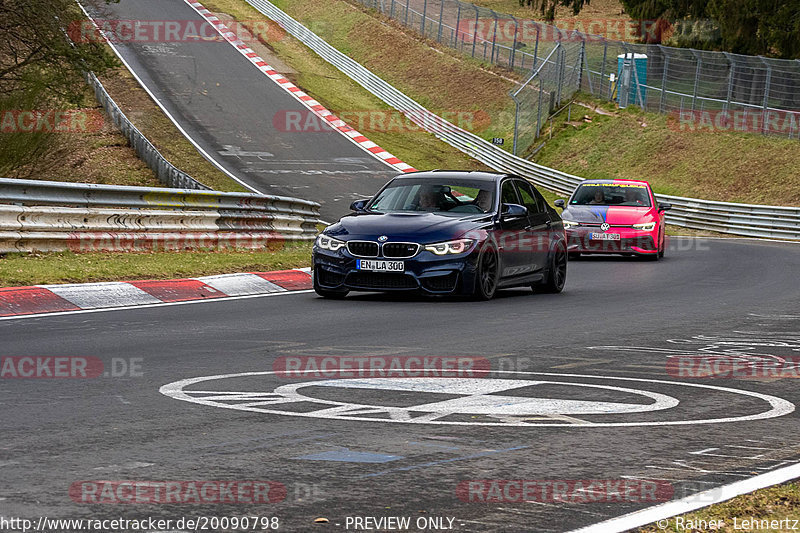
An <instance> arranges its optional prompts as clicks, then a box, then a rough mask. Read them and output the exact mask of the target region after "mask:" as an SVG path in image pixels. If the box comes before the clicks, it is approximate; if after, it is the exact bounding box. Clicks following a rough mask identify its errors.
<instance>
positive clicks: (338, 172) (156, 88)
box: [85, 0, 399, 220]
mask: <svg viewBox="0 0 800 533" xmlns="http://www.w3.org/2000/svg"><path fill="white" fill-rule="evenodd" d="M85 7H86V8H87V9H88V10H89V13H90V14H91V15H92V17H93V18H94V19H96V20H98V21H105V20H110V21H115V20H122V21H129V20H145V21H147V20H155V21H184V23H185V24H188V22H192V23H193V25H192V27H194V28H201V27H202V24H206V26H207V28H206V30H202V31H204V32H206V31H207V33H208V34H214V31H213V29H212V28H211V27H210V25H208V24H207V23H206V22H205V21H204V19H203V18H202V17H201V16H200V15H198V14H197V13H196V12H195V11H194V10H193V9H192V8H191V7H190V6H189V5H187V4H186V3H185V2H184V1H183V0H135V1H132V0H123V1H122V2H119V3H116V4H108V5H106V4H105V3H102V2H100V1H96V2H94V3H93V4H89V3H87V4H86V6H85ZM115 46H116V48H117V50H119V52H120V54H121V55H122V57H123V58H124V59H125V61H126V62H127V63H128V64H129V65H130V67H131V69H132V70H133V71H134V72H135V73H136V74H137V76H139V78H140V79H141V80H142V82H143V83H144V85H145V86H146V87H147V88H148V89H149V90H150V91H151V92H153V93H154V95H155V97H156V98H157V99H158V100H159V101H160V102H161V103H162V104H163V105H164V107H165V108H166V109H167V110H168V111H169V113H170V114H171V115H172V116H173V117H174V118H175V119H176V120H177V121H178V123H179V124H180V125H181V127H182V128H183V129H184V130H185V131H186V132H187V133H188V134H189V136H190V137H191V138H192V139H194V140H195V141H196V142H197V143H198V144H199V145H200V146H201V147H202V148H203V150H205V151H206V153H208V154H210V155H211V156H212V157H213V158H214V159H215V160H216V161H217V162H219V163H220V164H221V165H222V166H223V167H224V168H225V169H226V170H228V171H229V172H230V173H232V174H233V175H234V176H236V177H237V178H239V179H240V180H241V181H243V182H245V183H247V184H248V185H251V186H252V187H254V188H255V189H256V190H258V191H259V192H262V193H265V194H279V195H284V196H294V197H300V198H306V199H313V200H315V201H318V202H320V203H322V204H323V207H322V209H321V214H322V218H323V219H324V220H335V219H337V218H338V217H340V216H342V215H344V214H345V213H346V212H347V208H348V206H349V205H350V203H351V202H353V201H354V200H358V199H361V198H365V197H369V196H372V195H373V194H375V192H377V190H378V189H379V188H380V187H381V186H383V184H384V183H386V181H388V178H389V177H390V176H394V175H397V174H398V173H399V171H397V170H394V169H392V168H391V167H389V166H387V165H386V164H385V163H383V162H382V161H379V160H378V159H376V158H375V157H373V156H372V155H371V154H370V153H368V152H366V151H365V150H363V149H361V148H360V147H358V146H356V145H355V144H353V143H352V142H351V141H350V140H348V139H347V138H345V137H344V136H343V135H342V134H340V133H338V132H336V131H334V130H333V129H330V128H327V129H326V131H313V132H302V133H301V132H296V131H281V129H279V128H276V127H275V125H274V121H273V119H274V118H275V117H276V115H277V116H278V117H279V118H280V117H282V116H284V114H285V113H286V112H287V111H304V113H307V112H308V111H307V110H306V108H305V107H303V106H302V105H301V104H300V103H299V102H298V101H297V100H295V99H294V98H293V97H292V96H290V95H289V94H288V93H287V92H286V91H285V90H284V89H282V88H281V87H279V86H278V85H277V84H276V83H274V82H272V81H270V80H269V79H268V78H267V77H266V76H264V74H262V73H261V72H260V71H259V70H258V69H257V68H255V67H254V66H253V65H252V64H251V63H250V62H249V61H248V60H247V59H246V58H245V57H244V56H242V55H241V54H240V53H239V52H238V51H237V50H236V49H235V48H234V47H233V46H231V45H230V44H229V43H227V42H224V41H216V42H214V41H200V42H197V41H194V40H180V41H177V42H146V40H141V41H137V40H128V41H126V42H122V43H118V44H116V45H115ZM318 96H319V97H322V96H324V95H318ZM354 111H361V110H354ZM303 116H305V114H304V115H303ZM278 124H279V125H280V124H281V122H280V120H278Z"/></svg>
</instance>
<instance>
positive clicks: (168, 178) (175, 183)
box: [86, 72, 210, 190]
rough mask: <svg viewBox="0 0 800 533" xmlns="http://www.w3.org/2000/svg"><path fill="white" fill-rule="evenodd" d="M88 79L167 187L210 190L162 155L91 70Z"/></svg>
mask: <svg viewBox="0 0 800 533" xmlns="http://www.w3.org/2000/svg"><path fill="white" fill-rule="evenodd" d="M86 80H87V81H88V82H89V85H91V86H92V88H93V89H94V95H95V98H97V101H98V102H100V105H102V106H103V109H105V110H106V113H108V116H109V117H111V120H112V121H113V122H114V125H115V126H117V128H119V130H120V131H121V132H122V134H123V135H124V136H125V138H126V139H128V142H129V143H130V144H131V147H133V149H134V150H135V151H136V155H138V156H139V158H140V159H141V160H142V161H144V162H145V164H146V165H147V166H148V168H150V170H152V171H153V172H154V173H155V174H156V177H157V178H158V180H159V181H160V182H161V183H163V184H165V185H166V186H167V187H176V188H181V189H201V190H210V188H209V187H207V186H205V185H203V184H202V183H200V182H199V181H197V180H196V179H194V178H193V177H191V176H190V175H189V174H187V173H186V172H184V171H182V170H180V169H178V168H176V167H175V166H174V165H173V164H172V163H170V162H169V161H167V160H166V159H165V158H164V156H163V155H161V152H159V151H158V149H157V148H156V147H155V146H153V143H151V142H150V141H149V140H148V139H147V137H145V136H144V135H143V134H142V132H140V131H139V130H138V129H137V128H136V126H134V125H133V123H132V122H131V121H130V120H128V117H126V116H125V113H123V112H122V109H120V108H119V106H118V105H117V103H116V102H115V101H114V99H113V98H111V96H110V95H109V94H108V92H107V91H106V89H105V87H103V84H102V83H100V80H99V79H97V76H95V75H94V74H93V73H91V72H89V73H87V74H86Z"/></svg>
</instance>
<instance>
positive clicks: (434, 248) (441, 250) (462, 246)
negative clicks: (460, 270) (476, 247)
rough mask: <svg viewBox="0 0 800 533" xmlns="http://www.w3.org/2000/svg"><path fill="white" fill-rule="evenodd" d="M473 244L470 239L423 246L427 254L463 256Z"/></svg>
mask: <svg viewBox="0 0 800 533" xmlns="http://www.w3.org/2000/svg"><path fill="white" fill-rule="evenodd" d="M474 242H475V241H474V240H472V239H456V240H454V241H447V242H437V243H436V244H428V245H426V246H425V249H426V250H427V251H429V252H433V253H434V254H436V255H447V254H463V253H464V252H466V251H467V250H469V249H470V247H471V246H472V243H474Z"/></svg>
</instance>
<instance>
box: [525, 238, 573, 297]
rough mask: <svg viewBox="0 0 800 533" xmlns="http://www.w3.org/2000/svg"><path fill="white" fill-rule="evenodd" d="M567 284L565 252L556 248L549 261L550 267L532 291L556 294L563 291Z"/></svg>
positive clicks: (559, 247)
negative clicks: (545, 275) (543, 278)
mask: <svg viewBox="0 0 800 533" xmlns="http://www.w3.org/2000/svg"><path fill="white" fill-rule="evenodd" d="M566 282H567V252H566V251H564V248H563V247H561V246H558V247H557V248H556V249H555V251H554V252H553V255H552V257H551V259H550V267H549V269H548V272H547V277H546V278H545V280H544V281H542V282H540V283H538V284H536V285H535V286H534V287H533V289H534V290H536V291H538V292H546V293H550V294H557V293H559V292H561V291H563V290H564V284H565V283H566Z"/></svg>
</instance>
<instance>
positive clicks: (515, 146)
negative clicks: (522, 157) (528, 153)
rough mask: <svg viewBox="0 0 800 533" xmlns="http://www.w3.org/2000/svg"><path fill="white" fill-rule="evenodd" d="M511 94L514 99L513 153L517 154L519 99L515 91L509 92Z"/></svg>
mask: <svg viewBox="0 0 800 533" xmlns="http://www.w3.org/2000/svg"><path fill="white" fill-rule="evenodd" d="M509 94H510V95H511V99H512V100H514V146H513V148H512V153H513V154H514V155H517V138H518V137H519V100H517V97H516V96H515V95H514V91H511V92H510V93H509Z"/></svg>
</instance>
